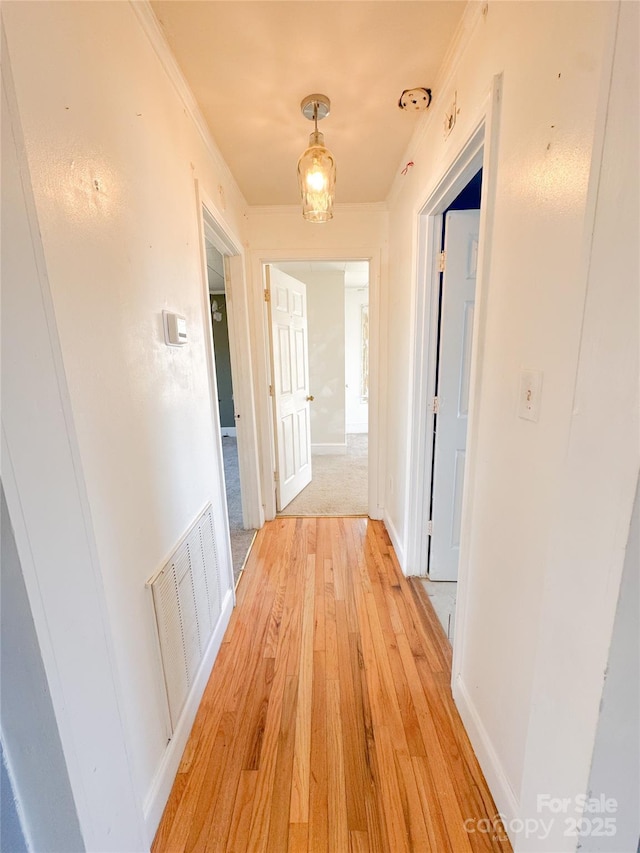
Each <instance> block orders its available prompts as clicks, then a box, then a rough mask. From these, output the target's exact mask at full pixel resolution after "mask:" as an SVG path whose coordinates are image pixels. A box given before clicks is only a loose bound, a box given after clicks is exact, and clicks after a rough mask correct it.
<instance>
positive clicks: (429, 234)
mask: <svg viewBox="0 0 640 853" xmlns="http://www.w3.org/2000/svg"><path fill="white" fill-rule="evenodd" d="M501 93H502V75H501V74H499V75H496V76H495V77H494V78H493V80H492V84H491V87H490V90H489V92H488V94H487V97H486V98H485V100H484V102H483V104H482V105H481V107H480V109H479V112H478V117H477V120H476V121H475V123H474V124H473V125H472V130H471V132H470V133H469V134H468V135H467V137H466V140H465V141H464V142H463V144H462V145H461V147H460V148H459V150H458V153H457V154H456V156H454V158H453V160H452V162H451V165H450V166H449V168H448V169H447V170H446V171H445V172H444V174H443V175H442V177H441V178H440V180H439V181H438V182H437V184H436V186H435V188H434V189H433V191H432V192H431V193H430V194H429V196H428V197H427V198H426V200H425V201H424V203H423V204H422V205H421V206H420V207H419V208H418V209H417V211H416V224H417V247H418V249H417V268H416V279H415V291H414V328H413V335H414V340H413V370H412V374H411V376H412V387H411V392H412V396H411V404H410V409H409V442H410V454H409V456H408V472H407V473H408V476H407V493H406V504H405V505H406V506H407V507H408V512H407V514H406V521H405V531H404V532H405V535H404V541H405V543H406V546H407V552H406V554H407V566H408V567H409V568H410V571H409V573H410V574H415V575H419V576H426V569H427V547H426V546H427V523H428V520H429V519H428V513H429V502H430V495H431V471H432V464H431V463H432V457H433V425H434V412H433V397H434V394H435V387H436V367H437V340H438V334H437V333H438V328H437V326H438V310H437V309H438V289H439V272H438V255H439V253H440V241H441V237H442V220H443V214H444V211H445V210H446V209H447V207H448V206H449V205H450V204H451V202H452V201H453V200H454V199H455V198H456V196H457V195H458V194H459V193H460V191H461V190H462V189H464V187H465V186H466V185H467V184H468V182H469V180H470V179H471V178H472V177H473V176H474V175H475V174H476V173H477V172H478V170H479V169H480V168H482V170H483V172H482V201H481V205H480V233H479V240H478V272H477V278H476V302H475V306H476V310H475V317H474V328H473V343H472V353H471V377H470V389H469V421H468V426H467V454H466V460H465V474H464V482H465V485H464V494H463V501H462V525H461V531H460V558H459V564H458V590H457V606H456V633H455V636H454V647H453V667H452V682H455V680H456V677H457V673H458V671H459V668H460V658H461V653H462V649H463V644H464V617H465V611H466V597H467V591H468V576H469V571H470V563H471V552H470V542H471V531H472V525H473V506H472V501H471V500H470V495H472V494H473V485H474V479H475V469H476V458H477V422H478V414H477V413H478V410H479V405H480V399H481V365H482V356H483V351H484V339H485V327H486V308H487V298H488V287H489V281H490V261H491V238H492V233H493V209H494V199H495V189H496V182H497V162H498V158H497V150H498V137H499V119H500V103H501Z"/></svg>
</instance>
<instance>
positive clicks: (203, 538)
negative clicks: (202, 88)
mask: <svg viewBox="0 0 640 853" xmlns="http://www.w3.org/2000/svg"><path fill="white" fill-rule="evenodd" d="M150 586H151V590H152V592H153V604H154V608H155V615H156V625H157V628H158V638H159V641H160V653H161V656H162V667H163V671H164V682H165V685H166V689H167V698H168V701H169V715H170V717H171V728H172V730H173V729H175V727H176V725H177V722H178V718H179V716H180V712H181V711H182V707H183V705H184V703H185V700H186V698H187V696H188V694H189V689H190V687H191V685H192V683H193V680H194V679H195V677H196V673H197V672H198V667H199V666H200V661H201V660H202V658H203V656H204V653H205V651H206V648H207V645H208V644H209V640H210V638H211V634H212V633H213V630H214V628H215V626H216V624H217V622H218V619H219V617H220V602H221V599H222V593H221V586H220V563H219V560H218V549H217V546H216V535H215V528H214V524H213V514H212V510H211V505H209V506H208V507H207V508H206V509H205V511H204V512H203V513H202V515H201V516H200V517H199V518H198V519H197V520H196V522H195V523H194V524H193V525H192V527H191V528H190V530H189V531H188V533H187V534H186V536H185V537H184V538H183V539H182V541H181V543H180V545H178V547H177V548H176V550H175V552H174V553H173V554H172V556H171V557H170V559H169V560H168V561H167V563H166V565H165V566H164V568H162V569H161V570H160V571H159V572H158V574H157V575H155V577H154V578H153V579H152V580H151V581H150Z"/></svg>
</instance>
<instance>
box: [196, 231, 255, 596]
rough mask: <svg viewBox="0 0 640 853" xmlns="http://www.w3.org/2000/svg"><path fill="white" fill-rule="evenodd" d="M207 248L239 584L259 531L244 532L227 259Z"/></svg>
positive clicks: (235, 572)
mask: <svg viewBox="0 0 640 853" xmlns="http://www.w3.org/2000/svg"><path fill="white" fill-rule="evenodd" d="M205 248H206V258H207V282H208V287H209V307H210V311H211V330H212V335H213V351H214V361H215V371H216V386H217V389H218V401H217V402H218V412H219V418H220V433H221V441H222V455H223V461H224V479H225V491H226V496H227V514H228V518H229V536H230V539H231V557H232V562H233V577H234V583H235V584H237V582H238V579H239V577H240V574H241V572H242V569H243V567H244V564H245V562H246V559H247V555H248V553H249V550H250V548H251V545H252V543H253V540H254V537H255V535H256V530H255V529H252V528H250V527H248V529H245V521H244V514H243V495H242V481H241V477H240V459H239V451H238V437H237V428H236V423H237V416H236V410H235V403H234V388H233V375H232V368H231V346H230V340H229V314H228V305H227V292H226V276H225V259H224V256H223V255H222V253H221V252H220V251H218V249H217V248H216V247H215V246H214V244H213V242H212V241H211V240H210V239H209V238H208V237H205Z"/></svg>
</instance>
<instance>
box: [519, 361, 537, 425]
mask: <svg viewBox="0 0 640 853" xmlns="http://www.w3.org/2000/svg"><path fill="white" fill-rule="evenodd" d="M541 396H542V372H541V371H540V370H522V371H521V372H520V394H519V396H518V416H519V417H521V418H524V419H525V420H527V421H537V420H538V418H539V417H540V397H541Z"/></svg>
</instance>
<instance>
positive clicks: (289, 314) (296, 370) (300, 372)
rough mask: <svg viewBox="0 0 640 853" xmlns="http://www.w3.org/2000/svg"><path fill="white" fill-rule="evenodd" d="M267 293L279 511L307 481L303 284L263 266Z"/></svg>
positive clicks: (308, 450)
mask: <svg viewBox="0 0 640 853" xmlns="http://www.w3.org/2000/svg"><path fill="white" fill-rule="evenodd" d="M266 276H267V287H268V289H269V291H270V293H271V300H270V302H269V306H270V326H271V359H272V363H271V375H272V376H273V378H274V389H273V391H274V393H273V417H274V436H275V444H276V465H277V479H276V508H277V510H278V512H280V511H281V510H283V509H284V508H285V507H286V506H287V504H288V503H290V501H292V500H293V499H294V498H295V496H296V495H297V494H299V492H301V491H302V489H304V487H305V486H307V485H308V484H309V483H310V482H311V428H310V418H309V401H308V399H307V397H308V395H309V364H308V355H307V353H308V347H307V291H306V285H304V284H303V283H302V282H301V281H298V280H297V279H295V278H292V277H291V276H290V275H286V273H283V272H281V271H280V270H278V269H275V268H274V267H271V266H267V267H266Z"/></svg>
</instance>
